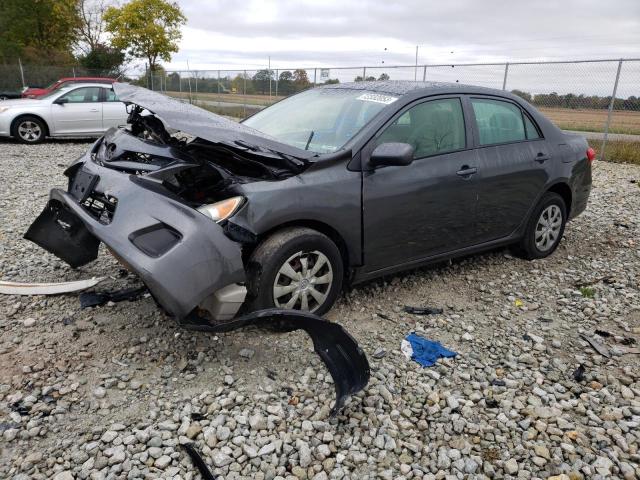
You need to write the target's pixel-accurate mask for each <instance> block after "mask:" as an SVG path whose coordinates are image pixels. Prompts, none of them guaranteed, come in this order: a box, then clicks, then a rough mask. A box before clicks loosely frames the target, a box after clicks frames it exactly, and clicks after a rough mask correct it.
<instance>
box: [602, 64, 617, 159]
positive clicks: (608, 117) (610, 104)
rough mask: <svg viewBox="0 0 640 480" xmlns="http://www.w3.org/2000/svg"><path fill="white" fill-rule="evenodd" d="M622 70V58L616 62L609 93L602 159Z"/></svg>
mask: <svg viewBox="0 0 640 480" xmlns="http://www.w3.org/2000/svg"><path fill="white" fill-rule="evenodd" d="M621 70H622V59H620V61H619V62H618V71H617V72H616V81H615V82H614V83H613V93H612V94H611V102H609V112H608V113H607V123H606V124H605V126H604V137H603V138H602V148H601V149H600V160H604V157H605V155H604V149H605V147H606V146H607V137H608V136H609V125H610V124H611V115H612V113H613V106H614V104H615V103H616V92H617V91H618V81H619V80H620V71H621Z"/></svg>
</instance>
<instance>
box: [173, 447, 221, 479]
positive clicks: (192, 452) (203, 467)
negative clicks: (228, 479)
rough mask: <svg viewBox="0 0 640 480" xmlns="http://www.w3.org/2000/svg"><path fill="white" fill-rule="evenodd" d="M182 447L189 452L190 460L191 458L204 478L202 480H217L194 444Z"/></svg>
mask: <svg viewBox="0 0 640 480" xmlns="http://www.w3.org/2000/svg"><path fill="white" fill-rule="evenodd" d="M180 446H181V447H182V449H183V450H184V451H185V452H187V455H189V458H191V461H192V462H193V464H194V465H195V466H196V468H197V469H198V471H199V472H200V476H201V477H202V480H215V479H216V478H217V477H216V476H215V475H214V474H213V473H211V470H209V467H207V464H206V463H204V460H203V459H202V457H201V456H200V453H199V452H198V451H197V450H196V449H195V447H194V446H193V445H192V444H190V443H185V444H184V445H180Z"/></svg>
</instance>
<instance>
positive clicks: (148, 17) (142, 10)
mask: <svg viewBox="0 0 640 480" xmlns="http://www.w3.org/2000/svg"><path fill="white" fill-rule="evenodd" d="M104 20H105V22H106V27H105V28H106V31H107V32H109V33H111V35H112V38H111V45H112V46H113V47H115V48H117V49H120V50H124V51H126V52H127V53H128V54H129V55H131V56H132V57H134V58H145V59H146V60H147V61H148V63H149V68H150V70H151V71H152V72H153V71H154V70H156V68H157V65H158V60H159V59H160V60H164V61H166V62H168V61H170V60H171V54H172V53H175V52H177V51H178V41H179V40H180V38H182V32H181V31H180V27H181V26H182V25H184V24H185V23H186V21H187V19H186V17H185V16H184V14H183V13H182V11H181V10H180V7H179V6H178V5H177V4H176V3H170V2H167V1H166V0H131V1H130V2H129V3H127V4H125V5H123V6H122V7H121V8H116V7H109V8H107V10H106V11H105V12H104Z"/></svg>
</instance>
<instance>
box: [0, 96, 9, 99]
mask: <svg viewBox="0 0 640 480" xmlns="http://www.w3.org/2000/svg"><path fill="white" fill-rule="evenodd" d="M0 100H9V97H7V96H6V95H0Z"/></svg>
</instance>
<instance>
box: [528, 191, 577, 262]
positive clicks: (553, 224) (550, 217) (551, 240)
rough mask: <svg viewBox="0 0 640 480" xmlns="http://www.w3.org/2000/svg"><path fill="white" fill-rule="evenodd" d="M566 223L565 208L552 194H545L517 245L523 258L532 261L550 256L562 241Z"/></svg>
mask: <svg viewBox="0 0 640 480" xmlns="http://www.w3.org/2000/svg"><path fill="white" fill-rule="evenodd" d="M566 223H567V206H566V204H565V203H564V200H563V198H562V197H561V196H560V195H558V194H557V193H554V192H547V193H545V194H544V195H543V196H542V198H541V199H540V201H539V202H538V205H536V208H535V209H534V210H533V213H532V214H531V217H530V218H529V221H528V223H527V228H526V230H525V233H524V237H522V240H520V243H519V244H518V248H517V250H518V253H519V254H520V256H522V257H523V258H526V259H529V260H534V259H537V258H545V257H548V256H549V255H551V254H552V253H553V252H554V251H555V249H556V248H558V245H559V244H560V240H561V239H562V235H563V234H564V227H565V225H566Z"/></svg>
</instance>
